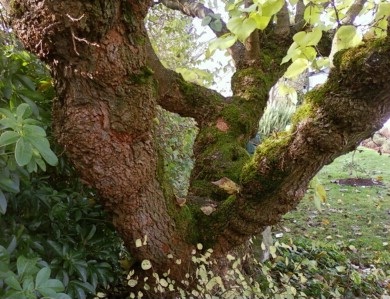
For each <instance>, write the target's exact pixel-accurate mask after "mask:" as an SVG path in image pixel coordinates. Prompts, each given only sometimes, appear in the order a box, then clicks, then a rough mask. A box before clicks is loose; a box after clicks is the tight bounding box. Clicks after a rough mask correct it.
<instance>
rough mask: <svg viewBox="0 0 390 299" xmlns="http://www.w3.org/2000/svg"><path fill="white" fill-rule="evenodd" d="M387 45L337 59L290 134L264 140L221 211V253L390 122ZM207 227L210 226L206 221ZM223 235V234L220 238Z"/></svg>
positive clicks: (217, 227) (275, 216)
mask: <svg viewBox="0 0 390 299" xmlns="http://www.w3.org/2000/svg"><path fill="white" fill-rule="evenodd" d="M389 57H390V47H389V46H388V40H386V41H384V42H382V43H381V44H380V45H379V46H378V43H376V44H375V43H374V44H369V45H365V46H361V47H359V48H355V49H350V50H348V51H345V52H343V53H342V54H338V55H337V56H336V62H335V65H336V68H335V69H333V70H332V72H331V74H330V77H329V80H328V81H327V83H326V84H325V85H324V86H323V87H321V88H320V89H317V90H314V91H312V92H310V93H309V94H308V95H307V97H306V99H305V102H304V104H303V106H302V107H301V108H300V110H298V112H297V114H296V116H295V120H294V125H293V129H292V132H286V133H283V134H281V135H279V136H278V137H273V138H271V139H269V140H267V141H265V142H264V143H263V144H262V145H261V146H260V147H259V148H258V149H257V151H256V153H255V156H254V158H253V159H252V161H251V162H250V163H248V164H247V165H246V167H245V168H244V170H243V173H242V189H241V190H242V191H241V192H240V193H239V194H237V195H236V196H235V197H234V198H230V199H229V201H227V202H225V203H224V204H223V205H221V206H220V210H217V211H216V212H215V215H212V216H211V217H215V219H218V218H220V213H222V214H226V213H227V215H229V216H227V218H228V219H229V221H228V222H227V223H224V224H221V223H220V222H218V221H216V222H214V224H213V225H212V226H211V227H207V228H206V230H210V229H211V230H212V231H213V232H214V235H219V236H218V237H217V238H216V239H213V240H210V239H209V240H205V241H204V242H205V243H207V242H208V243H212V242H217V243H218V245H217V247H218V248H219V249H220V250H221V251H224V250H229V249H231V248H232V247H234V246H236V245H238V244H241V243H242V242H243V241H244V240H246V239H247V238H249V237H250V235H252V234H255V233H258V232H259V231H261V229H262V227H263V226H265V225H269V224H274V223H276V222H277V221H279V220H280V217H281V216H282V215H283V214H284V213H286V212H288V211H290V210H291V209H293V208H294V207H295V206H296V205H297V204H298V202H299V200H300V199H301V198H302V197H303V195H304V194H305V191H306V188H307V185H308V183H309V181H310V180H311V179H312V177H313V176H314V175H315V174H316V173H317V172H318V171H319V170H320V169H321V167H322V166H323V165H325V164H328V163H330V162H331V161H333V160H334V159H335V158H336V157H338V156H340V155H342V154H344V153H346V152H348V151H351V150H353V149H355V148H356V147H357V146H358V145H359V143H360V142H361V141H362V140H364V139H366V138H368V137H369V136H370V135H372V134H373V133H374V132H375V131H376V130H378V129H379V128H380V127H381V126H382V125H383V123H384V122H385V121H386V120H387V119H388V118H389V117H390V82H389V81H388V80H387V79H386V78H388V76H389V75H390V71H389V70H390V59H389ZM207 223H210V220H208V222H207ZM218 232H221V233H218Z"/></svg>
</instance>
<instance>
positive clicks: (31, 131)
mask: <svg viewBox="0 0 390 299" xmlns="http://www.w3.org/2000/svg"><path fill="white" fill-rule="evenodd" d="M23 133H24V135H25V136H40V137H45V136H46V132H45V130H44V129H43V128H42V127H40V126H35V125H24V126H23Z"/></svg>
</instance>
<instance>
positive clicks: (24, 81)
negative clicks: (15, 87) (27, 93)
mask: <svg viewBox="0 0 390 299" xmlns="http://www.w3.org/2000/svg"><path fill="white" fill-rule="evenodd" d="M16 77H17V78H18V81H19V82H20V83H22V85H23V86H24V87H26V88H27V89H29V90H35V83H34V82H33V81H32V80H31V79H30V78H29V77H27V76H26V75H21V74H17V75H16Z"/></svg>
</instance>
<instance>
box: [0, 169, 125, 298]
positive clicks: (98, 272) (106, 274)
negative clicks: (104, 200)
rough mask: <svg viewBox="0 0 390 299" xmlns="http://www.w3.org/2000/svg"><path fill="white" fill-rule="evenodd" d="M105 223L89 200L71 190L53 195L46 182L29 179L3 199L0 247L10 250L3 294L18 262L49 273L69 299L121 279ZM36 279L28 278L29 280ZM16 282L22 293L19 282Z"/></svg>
mask: <svg viewBox="0 0 390 299" xmlns="http://www.w3.org/2000/svg"><path fill="white" fill-rule="evenodd" d="M106 219H107V216H106V215H105V213H104V211H103V209H102V207H101V206H100V205H99V204H97V203H95V200H94V197H93V194H88V193H87V192H86V191H83V190H81V189H79V190H77V188H74V189H63V190H61V191H56V190H55V189H53V188H52V187H51V186H50V185H49V184H48V183H47V182H46V178H44V177H43V178H35V179H32V181H31V183H30V185H23V186H22V188H21V192H19V193H18V194H16V195H13V196H10V197H9V208H8V211H7V213H6V214H5V215H4V216H3V217H2V218H1V219H0V227H2V228H3V229H2V230H1V231H0V244H3V246H4V245H5V246H4V247H7V248H10V249H9V250H8V251H9V255H10V266H9V267H8V268H6V269H5V270H3V268H2V267H1V266H0V283H3V284H5V285H6V290H14V287H15V286H16V285H15V284H11V285H10V284H8V282H7V280H3V281H2V280H1V279H2V276H4V275H7V273H9V271H15V272H14V273H15V275H17V271H16V270H17V269H16V270H15V265H16V266H17V264H18V261H19V258H20V257H21V256H24V257H27V258H30V259H33V260H35V261H36V263H37V264H38V265H39V266H40V267H47V268H49V269H50V273H51V277H53V278H55V279H57V280H58V281H59V282H60V283H62V285H63V286H64V288H63V291H64V293H66V294H67V295H69V296H70V298H79V299H82V298H86V297H87V294H95V293H96V292H97V291H98V290H99V289H104V288H107V287H108V286H109V284H111V283H115V282H116V281H117V280H118V279H119V278H120V276H121V268H120V265H119V254H120V252H121V251H122V250H123V248H122V243H121V241H120V239H119V238H118V237H117V235H116V233H115V230H114V228H113V227H112V226H111V224H110V223H109V222H108V221H107V220H106ZM16 268H17V267H16ZM38 269H39V267H38ZM4 271H5V272H4ZM37 273H38V271H36V272H32V273H31V276H32V277H33V279H37V278H36V277H35V278H34V275H35V274H37ZM17 277H18V276H17ZM18 282H19V283H20V284H21V285H22V286H23V288H24V287H25V285H26V284H25V283H24V280H23V277H20V279H19V280H18ZM26 288H27V286H26ZM28 288H30V286H28ZM28 290H30V289H23V291H26V292H27V291H28ZM1 292H2V291H1V290H0V298H3V297H2V295H3V294H2V293H1ZM17 298H18V299H22V298H30V297H29V296H25V297H22V296H19V297H17ZM32 298H41V297H39V296H37V297H32ZM64 298H65V297H64Z"/></svg>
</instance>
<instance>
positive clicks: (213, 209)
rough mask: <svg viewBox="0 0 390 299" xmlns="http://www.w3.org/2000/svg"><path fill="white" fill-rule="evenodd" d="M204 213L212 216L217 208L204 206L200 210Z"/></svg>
mask: <svg viewBox="0 0 390 299" xmlns="http://www.w3.org/2000/svg"><path fill="white" fill-rule="evenodd" d="M200 209H201V211H202V212H203V213H205V214H206V215H210V214H211V213H212V212H214V211H215V208H214V207H212V206H203V207H201V208H200Z"/></svg>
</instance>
